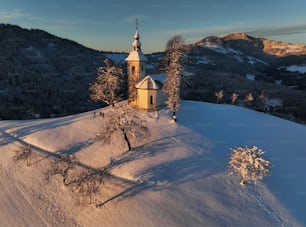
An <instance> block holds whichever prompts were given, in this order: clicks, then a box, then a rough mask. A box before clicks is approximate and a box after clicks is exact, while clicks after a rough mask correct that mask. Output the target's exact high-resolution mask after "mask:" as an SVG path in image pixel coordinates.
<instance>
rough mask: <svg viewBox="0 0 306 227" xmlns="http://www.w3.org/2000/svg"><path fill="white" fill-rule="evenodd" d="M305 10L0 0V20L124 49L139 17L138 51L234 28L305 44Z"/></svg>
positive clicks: (198, 2) (298, 6)
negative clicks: (177, 38) (140, 44)
mask: <svg viewBox="0 0 306 227" xmlns="http://www.w3.org/2000/svg"><path fill="white" fill-rule="evenodd" d="M305 10H306V1H305V0H290V1H288V0H257V1H248V0H232V1H228V0H213V1H212V0H210V1H207V0H189V1H186V0H176V1H173V0H163V1H162V0H155V1H145V0H142V1H140V0H130V1H126V0H108V1H104V0H73V1H72V0H53V1H51V0H50V1H42V0H0V23H6V24H16V25H19V26H21V27H24V28H38V29H42V30H45V31H47V32H49V33H51V34H54V35H56V36H59V37H62V38H68V39H71V40H74V41H77V42H79V43H81V44H83V45H85V46H87V47H90V48H94V49H97V50H103V51H123V52H128V51H130V50H131V47H132V46H131V43H132V41H133V35H134V33H135V19H136V18H138V20H139V33H140V39H141V43H142V44H143V45H142V50H143V51H144V52H145V53H151V52H158V51H163V50H164V49H165V45H166V43H167V41H168V40H169V39H170V38H171V37H172V36H174V35H181V36H182V37H183V39H184V40H185V43H187V44H189V43H194V42H196V41H197V40H200V39H202V38H204V37H207V36H210V35H215V36H222V35H225V34H228V33H233V32H247V33H248V34H249V35H251V36H254V37H264V38H269V39H274V40H282V41H287V42H291V43H306V13H305Z"/></svg>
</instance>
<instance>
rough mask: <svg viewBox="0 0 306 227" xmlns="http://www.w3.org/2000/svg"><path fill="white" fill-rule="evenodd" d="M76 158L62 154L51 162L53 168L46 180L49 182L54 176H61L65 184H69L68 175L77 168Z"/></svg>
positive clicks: (48, 171) (48, 172) (47, 174)
mask: <svg viewBox="0 0 306 227" xmlns="http://www.w3.org/2000/svg"><path fill="white" fill-rule="evenodd" d="M75 164H76V158H75V157H74V156H73V155H69V154H60V155H59V156H57V157H54V158H53V159H52V160H51V166H50V168H49V169H48V170H47V171H46V173H45V178H46V180H47V181H49V180H50V178H51V177H52V176H55V175H60V176H62V177H63V183H64V184H65V185H67V184H68V174H69V171H70V170H72V169H73V168H74V167H75Z"/></svg>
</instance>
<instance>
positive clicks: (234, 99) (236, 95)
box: [231, 92, 239, 104]
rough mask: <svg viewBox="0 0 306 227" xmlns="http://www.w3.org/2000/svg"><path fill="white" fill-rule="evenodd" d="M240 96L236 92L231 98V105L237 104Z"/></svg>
mask: <svg viewBox="0 0 306 227" xmlns="http://www.w3.org/2000/svg"><path fill="white" fill-rule="evenodd" d="M238 96H239V94H238V93H236V92H234V93H233V94H232V96H231V103H232V104H235V102H236V100H237V99H238Z"/></svg>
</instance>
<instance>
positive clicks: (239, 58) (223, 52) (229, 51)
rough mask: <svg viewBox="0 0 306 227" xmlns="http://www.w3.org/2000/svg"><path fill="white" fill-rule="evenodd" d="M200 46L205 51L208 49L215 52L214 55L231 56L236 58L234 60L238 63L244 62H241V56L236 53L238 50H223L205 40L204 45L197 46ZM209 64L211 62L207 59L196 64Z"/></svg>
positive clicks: (239, 53) (221, 47)
mask: <svg viewBox="0 0 306 227" xmlns="http://www.w3.org/2000/svg"><path fill="white" fill-rule="evenodd" d="M199 45H200V46H202V47H203V48H207V49H210V50H213V51H215V52H216V53H219V54H232V55H234V57H235V58H236V60H237V61H238V62H240V63H242V62H244V60H243V54H242V53H241V52H240V51H238V50H235V49H233V48H225V47H223V46H221V45H219V44H218V43H213V42H208V41H207V40H205V43H201V44H199ZM205 62H208V63H205ZM200 63H202V64H209V63H211V61H210V60H209V59H208V60H205V59H204V60H203V62H198V63H197V64H200Z"/></svg>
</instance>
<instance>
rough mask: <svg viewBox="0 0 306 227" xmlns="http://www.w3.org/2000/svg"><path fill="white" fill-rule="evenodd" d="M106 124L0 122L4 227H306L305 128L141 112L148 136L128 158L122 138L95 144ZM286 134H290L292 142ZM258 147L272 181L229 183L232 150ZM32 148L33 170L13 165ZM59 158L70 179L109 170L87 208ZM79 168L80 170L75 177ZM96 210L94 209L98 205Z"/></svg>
mask: <svg viewBox="0 0 306 227" xmlns="http://www.w3.org/2000/svg"><path fill="white" fill-rule="evenodd" d="M97 111H103V112H104V113H105V118H101V117H94V113H93V112H88V113H83V114H79V115H72V116H66V117H62V118H56V119H39V120H24V121H1V122H0V144H1V147H0V152H1V159H0V184H1V190H0V226H286V227H289V226H295V227H296V226H305V225H306V218H305V215H304V212H305V209H306V207H305V204H306V197H305V191H306V182H305V180H304V179H305V172H306V165H305V160H306V153H305V149H304V148H305V147H306V142H305V138H304V137H305V134H306V128H305V126H303V125H299V124H296V123H293V122H290V121H287V120H283V119H280V118H276V117H273V116H270V115H267V114H263V113H258V112H255V111H251V110H248V109H246V108H242V107H237V106H233V105H217V104H209V103H201V102H191V101H183V102H182V103H181V108H180V110H179V111H178V113H177V114H178V115H177V117H178V121H177V123H173V122H171V121H170V116H171V114H170V112H169V111H167V110H166V109H162V110H160V111H158V112H155V113H142V114H141V116H142V117H141V118H140V120H146V121H147V126H148V127H149V128H150V131H151V137H150V138H148V140H147V141H146V142H145V143H138V144H137V146H136V148H134V149H133V150H132V151H131V152H126V150H127V146H126V144H125V143H124V139H123V137H122V136H121V134H117V135H115V136H114V138H113V141H114V142H113V143H111V144H109V145H103V144H102V143H101V142H100V141H99V140H95V135H96V134H97V132H99V131H100V130H102V129H103V127H104V122H105V121H107V120H108V119H109V118H111V117H112V114H111V112H109V111H110V108H103V109H99V110H97ZM288 132H290V133H288ZM245 145H247V146H249V147H251V146H253V145H256V146H258V147H260V148H261V149H263V150H264V151H265V157H266V158H267V159H269V160H270V161H271V162H272V164H273V167H272V175H271V176H269V177H267V178H265V179H264V180H263V181H260V182H258V183H257V184H255V185H254V184H247V185H245V186H243V187H242V186H241V185H240V184H239V179H238V178H237V177H235V176H234V175H229V173H228V170H227V162H228V159H229V154H230V148H234V147H236V146H245ZM23 146H31V148H32V149H33V151H34V153H35V155H34V156H33V157H32V158H31V163H32V164H31V165H30V166H26V165H25V162H21V163H19V164H18V163H17V164H16V163H15V162H13V161H12V158H13V156H14V155H15V153H14V151H15V150H17V149H20V147H23ZM54 154H70V155H71V154H74V155H75V156H76V158H77V162H75V164H76V165H78V166H79V167H78V168H75V169H74V170H73V171H72V172H71V174H72V175H73V174H77V173H78V171H81V172H82V171H84V170H87V169H90V170H91V171H92V170H98V169H100V168H102V167H105V166H109V170H110V173H111V176H109V177H106V178H105V179H104V181H103V183H102V185H101V186H100V187H99V190H97V191H96V193H95V196H94V198H92V199H91V202H92V204H90V203H89V201H90V200H89V197H86V196H85V199H87V200H85V201H87V202H85V203H79V201H82V199H83V200H84V197H81V196H80V194H75V193H72V191H71V190H70V189H69V188H68V187H66V186H65V185H64V183H63V178H62V177H61V176H60V175H56V176H54V177H52V178H51V180H49V181H46V179H45V178H46V177H45V176H46V172H48V170H49V169H50V168H52V167H51V166H52V160H53V156H54ZM79 168H81V169H79ZM96 205H97V206H96Z"/></svg>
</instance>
